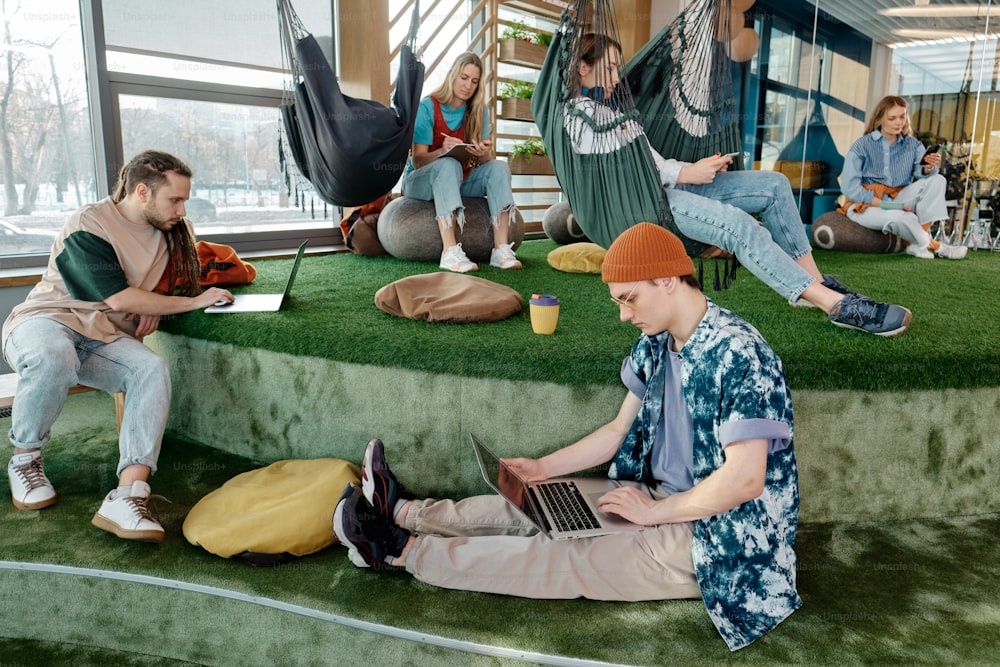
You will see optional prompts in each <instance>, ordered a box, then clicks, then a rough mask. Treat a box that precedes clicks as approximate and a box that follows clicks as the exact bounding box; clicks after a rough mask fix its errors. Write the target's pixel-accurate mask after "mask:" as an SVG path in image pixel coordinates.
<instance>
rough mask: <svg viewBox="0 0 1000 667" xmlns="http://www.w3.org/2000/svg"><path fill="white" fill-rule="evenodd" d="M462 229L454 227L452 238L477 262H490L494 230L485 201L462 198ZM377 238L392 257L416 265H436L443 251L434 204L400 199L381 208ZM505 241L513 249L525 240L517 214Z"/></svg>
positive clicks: (521, 222) (404, 198)
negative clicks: (413, 262) (427, 263)
mask: <svg viewBox="0 0 1000 667" xmlns="http://www.w3.org/2000/svg"><path fill="white" fill-rule="evenodd" d="M462 204H463V205H464V206H465V226H464V229H458V227H456V228H455V237H456V238H457V240H458V242H459V243H461V244H462V249H463V250H464V251H465V254H466V255H467V256H468V257H469V259H471V260H472V261H473V262H476V263H489V261H490V252H492V250H493V227H492V226H491V225H490V212H489V208H488V207H487V205H486V199H484V198H482V197H470V198H465V197H463V198H462ZM378 238H379V241H380V242H381V243H382V247H383V248H385V250H386V252H388V253H389V254H390V255H392V256H393V257H396V258H398V259H407V260H411V261H415V262H437V261H439V260H440V259H441V253H442V252H443V251H444V248H442V247H441V234H440V232H438V225H437V217H436V215H435V212H434V202H433V201H421V200H419V199H410V198H408V197H400V198H398V199H394V200H392V201H391V202H389V204H388V205H387V206H386V207H385V208H384V209H382V213H381V214H380V215H379V218H378ZM508 240H509V241H510V242H512V243H513V244H514V248H515V249H516V248H517V247H518V246H519V245H521V242H522V241H523V240H524V218H522V217H521V214H520V212H518V213H516V214H515V215H514V219H513V220H512V221H511V225H510V231H509V233H508Z"/></svg>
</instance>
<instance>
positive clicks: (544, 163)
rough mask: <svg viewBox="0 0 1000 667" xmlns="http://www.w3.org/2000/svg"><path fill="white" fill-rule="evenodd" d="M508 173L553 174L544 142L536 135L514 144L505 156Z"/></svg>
mask: <svg viewBox="0 0 1000 667" xmlns="http://www.w3.org/2000/svg"><path fill="white" fill-rule="evenodd" d="M507 166H508V167H510V173H512V174H519V175H533V176H554V175H555V171H554V170H553V169H552V160H550V159H549V156H548V152H547V151H546V150H545V144H544V143H543V142H542V140H541V139H540V138H538V137H531V138H530V139H525V140H524V141H521V142H519V143H516V144H514V147H513V148H512V149H511V151H510V156H509V157H508V158H507Z"/></svg>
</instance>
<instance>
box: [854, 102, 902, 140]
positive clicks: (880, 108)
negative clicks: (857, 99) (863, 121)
mask: <svg viewBox="0 0 1000 667" xmlns="http://www.w3.org/2000/svg"><path fill="white" fill-rule="evenodd" d="M893 107H903V108H904V109H907V110H909V108H910V105H909V104H907V103H906V100H905V99H903V98H902V97H899V96H898V95H886V96H885V97H883V98H882V99H880V100H879V101H878V104H876V105H875V110H874V111H872V115H871V117H870V118H869V119H868V125H866V126H865V134H871V133H872V132H874V131H875V130H878V129H881V128H882V119H883V118H884V117H885V114H886V113H888V112H889V109H892V108H893ZM900 134H901V135H902V136H904V137H908V136H909V135H911V134H913V128H912V127H910V114H909V113H907V114H906V125H904V126H903V131H902V132H900Z"/></svg>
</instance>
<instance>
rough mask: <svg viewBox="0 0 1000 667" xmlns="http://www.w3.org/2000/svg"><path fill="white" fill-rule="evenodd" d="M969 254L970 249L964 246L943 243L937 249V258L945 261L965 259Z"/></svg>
mask: <svg viewBox="0 0 1000 667" xmlns="http://www.w3.org/2000/svg"><path fill="white" fill-rule="evenodd" d="M968 252H969V249H968V248H966V247H965V246H964V245H945V244H944V243H942V244H941V247H940V248H938V249H937V256H938V257H944V258H945V259H965V255H966V254H967V253H968Z"/></svg>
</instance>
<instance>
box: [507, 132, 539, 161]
mask: <svg viewBox="0 0 1000 667" xmlns="http://www.w3.org/2000/svg"><path fill="white" fill-rule="evenodd" d="M510 154H511V157H513V156H517V155H520V156H522V157H524V158H525V159H526V160H530V159H531V158H532V157H534V156H535V155H548V152H547V151H546V150H545V143H544V142H543V141H542V140H541V139H540V138H538V137H532V138H530V139H525V140H524V141H521V142H518V143H516V144H514V147H513V148H511V151H510Z"/></svg>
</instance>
